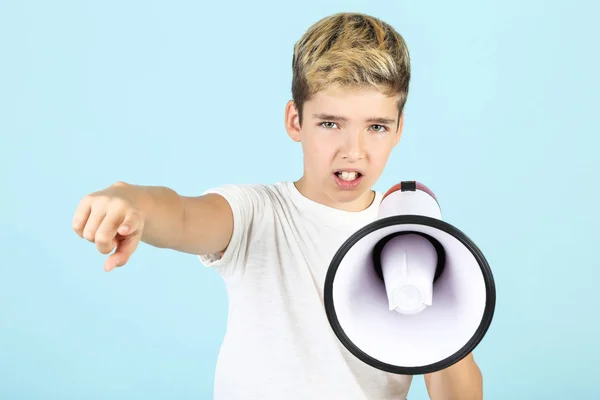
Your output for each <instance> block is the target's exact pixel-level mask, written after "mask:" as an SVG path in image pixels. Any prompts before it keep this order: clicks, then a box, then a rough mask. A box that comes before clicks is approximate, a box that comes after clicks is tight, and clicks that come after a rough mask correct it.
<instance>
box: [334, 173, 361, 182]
mask: <svg viewBox="0 0 600 400" xmlns="http://www.w3.org/2000/svg"><path fill="white" fill-rule="evenodd" d="M338 176H339V177H340V178H341V179H342V180H345V181H353V180H355V179H356V178H357V176H358V173H357V172H348V171H342V172H338Z"/></svg>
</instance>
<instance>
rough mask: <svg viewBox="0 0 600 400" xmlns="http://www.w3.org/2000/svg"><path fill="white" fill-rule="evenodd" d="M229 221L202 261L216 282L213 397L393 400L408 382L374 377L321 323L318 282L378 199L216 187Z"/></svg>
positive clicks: (399, 399)
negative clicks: (351, 207)
mask: <svg viewBox="0 0 600 400" xmlns="http://www.w3.org/2000/svg"><path fill="white" fill-rule="evenodd" d="M206 193H218V194H221V195H222V196H223V197H225V199H227V200H228V202H229V203H230V205H231V207H232V210H233V215H234V228H233V236H232V238H231V242H230V245H229V247H228V248H227V250H226V252H225V253H224V254H223V256H222V257H219V255H218V254H212V255H202V256H200V260H201V261H202V263H203V264H205V265H206V266H210V267H213V268H216V269H217V270H218V272H219V273H220V275H221V276H222V277H223V279H224V281H225V283H226V287H227V292H228V299H229V314H228V322H227V331H226V334H225V337H224V340H223V343H222V346H221V349H220V353H219V358H218V361H217V366H216V376H215V387H214V399H215V400H242V399H243V400H309V399H310V400H320V399H323V400H337V399H340V400H342V399H343V400H388V399H389V400H392V399H394V400H403V399H405V398H406V395H407V393H408V390H409V387H410V383H411V379H412V377H411V376H402V375H394V374H389V373H386V372H383V371H380V370H377V369H375V368H373V367H371V366H369V365H367V364H365V363H363V362H362V361H360V360H358V359H357V358H356V357H354V356H353V355H352V354H351V353H349V352H348V351H347V350H346V349H345V348H344V347H343V345H342V344H341V343H340V342H339V341H338V339H337V337H336V336H335V334H334V333H333V330H332V328H331V327H330V325H329V322H328V320H327V316H326V314H325V308H324V305H323V285H324V281H325V276H326V273H327V268H328V267H329V263H330V260H331V259H332V257H333V255H334V253H335V252H336V251H337V249H338V248H339V247H340V245H341V244H342V243H343V242H344V241H345V240H346V239H347V238H348V237H349V236H350V235H352V234H353V233H354V232H355V231H356V230H358V229H359V228H361V227H362V226H364V225H366V224H367V223H369V222H372V221H373V220H374V219H375V218H376V216H377V211H378V207H379V203H380V201H381V197H382V194H381V193H379V192H377V195H376V198H375V201H374V202H373V203H372V205H371V206H370V207H369V208H368V209H366V210H364V211H361V212H347V211H341V210H338V209H334V208H331V207H328V206H325V205H322V204H320V203H317V202H314V201H312V200H310V199H308V198H307V197H304V196H303V195H302V194H301V193H300V192H299V191H298V190H297V189H296V187H295V185H294V183H293V182H281V183H277V184H273V185H250V184H247V185H226V186H222V187H218V188H215V189H211V190H209V191H207V192H206Z"/></svg>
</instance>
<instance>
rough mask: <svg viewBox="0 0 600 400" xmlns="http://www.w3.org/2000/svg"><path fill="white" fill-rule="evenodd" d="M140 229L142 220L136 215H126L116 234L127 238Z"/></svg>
mask: <svg viewBox="0 0 600 400" xmlns="http://www.w3.org/2000/svg"><path fill="white" fill-rule="evenodd" d="M141 227H142V218H141V217H140V215H139V214H137V213H131V214H128V215H127V216H126V217H125V219H124V220H123V222H122V223H121V225H120V226H119V228H118V229H117V233H118V234H119V235H121V236H127V235H131V234H134V233H137V232H138V231H141Z"/></svg>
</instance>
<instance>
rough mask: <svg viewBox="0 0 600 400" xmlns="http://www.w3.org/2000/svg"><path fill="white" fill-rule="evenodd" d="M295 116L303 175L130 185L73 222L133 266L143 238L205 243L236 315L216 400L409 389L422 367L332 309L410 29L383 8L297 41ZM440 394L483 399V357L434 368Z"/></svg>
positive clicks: (365, 209)
mask: <svg viewBox="0 0 600 400" xmlns="http://www.w3.org/2000/svg"><path fill="white" fill-rule="evenodd" d="M292 66H293V83H292V94H293V100H290V101H289V102H288V104H287V107H286V111H285V125H286V130H287V133H288V134H289V136H290V137H291V138H292V139H293V140H294V141H296V142H299V143H301V145H302V149H303V155H304V171H303V175H302V177H301V178H300V179H299V180H298V181H296V182H281V183H277V184H272V185H250V184H248V185H225V186H222V187H219V188H216V189H212V190H209V191H207V192H206V193H204V194H203V195H201V196H199V197H183V196H180V195H178V194H177V193H176V192H174V191H173V190H171V189H168V188H164V187H147V186H146V187H143V186H136V185H131V184H127V183H123V182H119V183H116V184H114V185H112V186H111V187H109V188H106V189H104V190H101V191H99V192H96V193H93V194H91V195H89V196H87V197H85V198H84V199H83V200H82V202H81V204H80V206H79V208H78V209H77V211H76V213H75V217H74V221H73V227H74V230H75V231H76V232H77V233H78V234H79V235H80V236H82V237H83V238H85V239H87V240H89V241H91V242H94V243H95V244H96V247H97V248H98V250H99V251H100V252H102V253H103V254H109V253H110V252H112V250H113V249H116V251H115V252H114V253H113V254H112V255H110V256H109V257H108V259H107V260H106V264H105V269H106V270H107V271H110V270H112V269H113V268H114V267H119V266H123V265H124V264H125V263H126V262H127V261H128V259H129V257H130V256H131V254H132V253H133V252H134V251H135V249H136V247H137V246H138V244H139V242H140V241H143V242H145V243H148V244H150V245H153V246H156V247H160V248H170V249H174V250H177V251H181V252H185V253H190V254H195V255H198V256H199V257H200V260H201V261H202V262H203V263H204V264H205V265H207V266H210V267H212V268H215V269H217V270H218V272H219V273H220V275H221V276H222V277H223V279H224V280H225V282H226V285H227V290H228V295H229V319H228V327H227V334H226V335H225V338H224V341H223V344H222V347H221V351H220V355H219V360H218V363H217V369H216V378H215V399H217V400H234V399H236V400H237V399H256V400H271V399H272V400H283V399H287V400H292V399H298V400H301V399H302V400H308V399H311V400H312V399H327V400H330V399H331V400H333V399H344V400H359V399H360V400H371V399H373V400H375V399H378V400H379V399H381V400H383V399H390V400H391V399H405V398H406V395H407V393H408V390H409V386H410V383H411V379H412V377H410V376H400V375H392V374H388V373H385V372H382V371H379V370H376V369H374V368H372V367H370V366H367V365H365V364H363V363H362V362H360V361H359V360H357V359H356V358H355V357H353V356H352V355H350V354H349V353H348V352H347V351H346V350H345V349H344V348H343V346H342V345H341V344H340V343H339V342H338V340H337V339H336V337H335V336H334V334H333V331H332V330H331V328H330V326H329V324H328V321H327V318H326V315H325V311H324V307H323V300H322V291H323V282H324V278H325V274H326V270H327V267H328V265H329V261H330V259H331V258H332V256H333V254H334V253H335V251H336V250H337V249H338V247H339V246H340V245H341V244H342V243H343V242H344V240H346V239H347V238H348V237H349V236H350V235H351V234H352V233H354V232H355V231H356V230H357V229H359V228H360V227H362V226H364V225H365V224H367V223H369V222H371V221H373V220H374V219H375V218H376V214H377V208H378V205H379V201H380V200H381V193H379V192H375V191H373V190H372V189H371V188H372V186H373V185H374V184H375V183H376V181H377V180H378V179H379V177H380V175H381V173H382V172H383V169H384V166H385V165H386V162H387V160H388V157H389V155H390V153H391V151H392V149H393V148H394V147H395V146H396V144H397V143H398V141H399V140H400V136H401V133H402V126H403V121H404V114H403V109H404V104H405V102H406V98H407V94H408V86H409V79H410V62H409V55H408V51H407V48H406V45H405V43H404V41H403V39H402V37H401V36H400V35H399V34H398V33H397V32H396V31H395V30H394V29H393V28H392V27H390V26H389V25H388V24H386V23H384V22H382V21H380V20H379V19H376V18H373V17H370V16H367V15H364V14H357V13H339V14H335V15H332V16H330V17H327V18H324V19H322V20H321V21H319V22H317V23H316V24H314V25H313V26H312V27H310V28H309V29H308V31H307V32H306V33H305V34H304V36H303V37H302V38H301V39H300V40H299V41H298V42H297V43H296V45H295V48H294V58H293V64H292ZM425 379H426V384H427V389H428V392H429V394H430V397H431V398H432V399H434V400H442V399H478V398H481V397H482V394H481V391H482V389H481V375H480V372H479V369H478V367H477V365H476V364H475V362H474V360H473V357H472V356H469V357H467V358H465V359H463V361H461V362H459V363H457V364H455V365H454V366H452V367H450V368H448V369H446V370H444V371H440V372H438V373H434V374H430V375H427V376H426V377H425Z"/></svg>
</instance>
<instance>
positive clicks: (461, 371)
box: [424, 353, 483, 400]
mask: <svg viewBox="0 0 600 400" xmlns="http://www.w3.org/2000/svg"><path fill="white" fill-rule="evenodd" d="M424 378H425V385H426V386H427V392H428V393H429V397H430V398H431V400H454V399H457V400H458V399H460V400H481V399H483V377H482V375H481V371H480V369H479V367H478V366H477V364H476V363H475V359H474V358H473V354H472V353H471V354H469V355H467V356H466V357H465V358H463V359H462V360H461V361H459V362H457V363H456V364H454V365H451V366H450V367H448V368H446V369H443V370H441V371H438V372H434V373H431V374H426V375H425V376H424Z"/></svg>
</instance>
